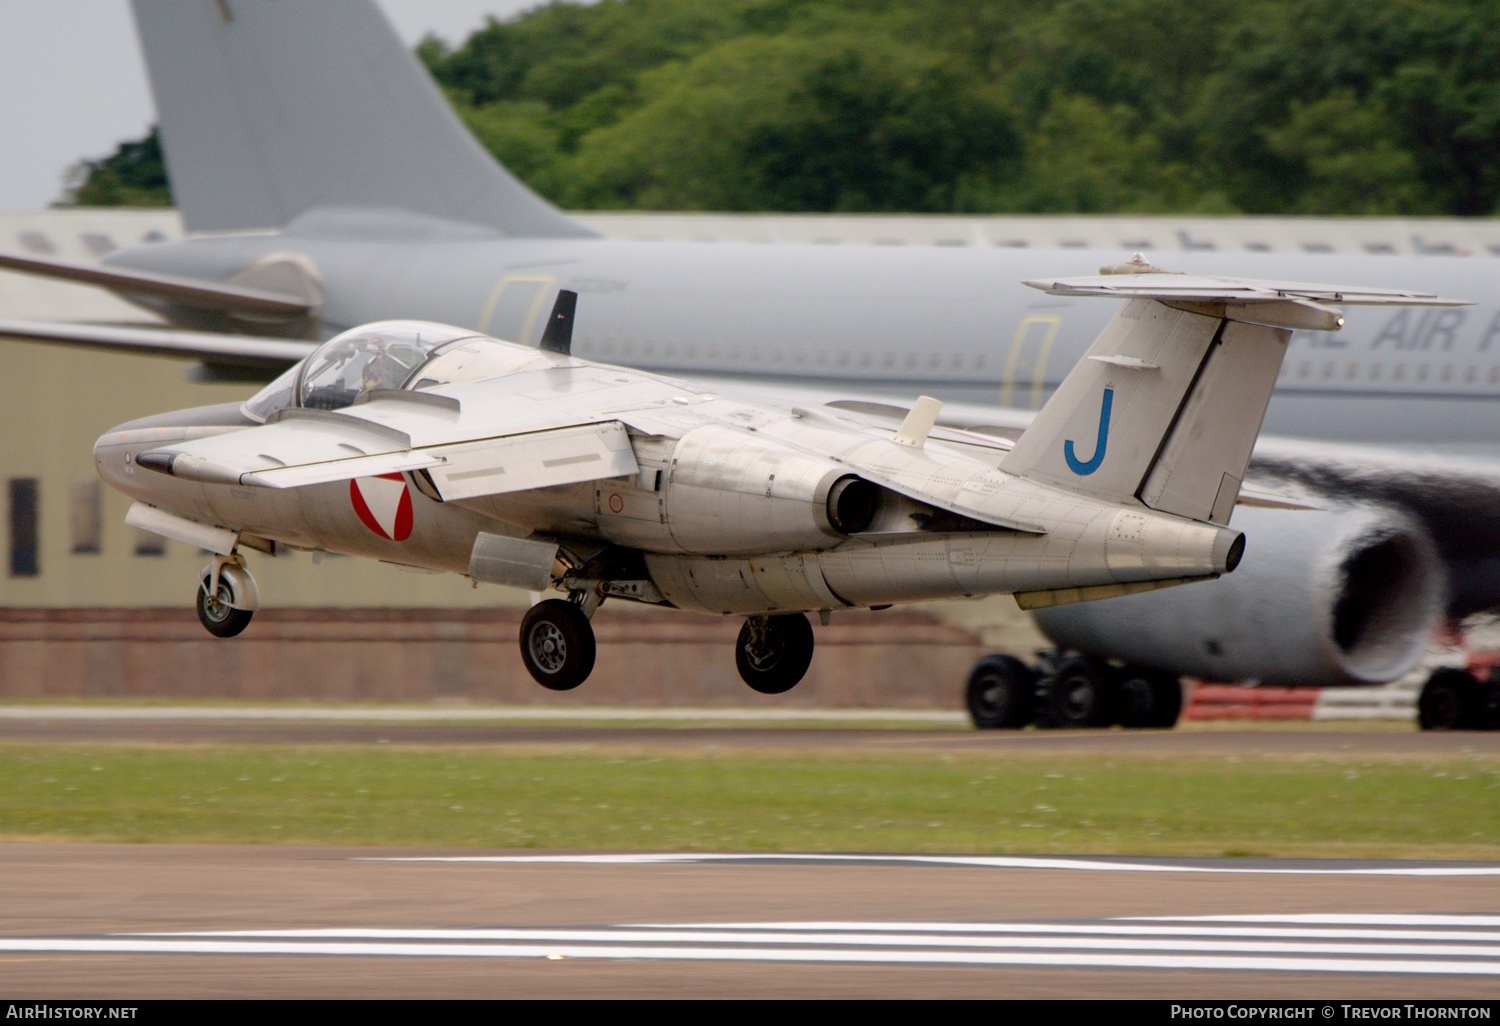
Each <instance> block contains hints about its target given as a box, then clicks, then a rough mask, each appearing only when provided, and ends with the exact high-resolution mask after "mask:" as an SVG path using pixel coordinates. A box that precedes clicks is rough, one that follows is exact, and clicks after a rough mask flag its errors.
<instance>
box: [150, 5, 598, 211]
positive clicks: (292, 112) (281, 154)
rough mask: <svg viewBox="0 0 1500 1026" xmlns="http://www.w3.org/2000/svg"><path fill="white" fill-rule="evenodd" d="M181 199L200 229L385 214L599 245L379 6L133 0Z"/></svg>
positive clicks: (174, 189) (170, 169)
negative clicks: (474, 130) (345, 211)
mask: <svg viewBox="0 0 1500 1026" xmlns="http://www.w3.org/2000/svg"><path fill="white" fill-rule="evenodd" d="M132 3H133V7H134V9H135V19H136V26H137V28H138V30H139V32H140V36H141V42H142V45H143V47H144V50H145V55H146V63H147V67H148V70H149V73H150V78H151V87H152V91H153V92H154V93H155V95H156V107H157V112H158V115H159V116H160V119H161V133H162V144H163V148H164V150H165V153H166V161H167V170H168V174H169V176H170V178H171V181H172V192H173V195H174V197H175V199H176V203H177V207H178V209H179V210H180V211H181V212H182V216H183V220H184V223H185V224H186V226H187V227H188V228H189V229H190V230H193V231H227V230H237V229H251V228H276V227H281V226H283V225H286V224H287V223H289V222H290V221H292V220H293V219H295V218H296V217H298V216H299V215H301V214H304V213H306V212H308V211H310V210H314V209H318V208H330V207H331V208H350V207H353V208H384V209H396V210H402V211H409V212H413V213H417V214H422V215H427V216H429V217H436V218H441V219H444V220H449V221H459V222H465V223H469V224H475V225H481V226H484V227H487V228H490V229H494V230H496V231H500V232H504V233H506V234H509V235H518V236H538V237H548V236H587V235H592V234H594V233H593V232H591V231H589V230H588V229H586V228H584V227H583V226H582V225H579V224H578V223H577V222H575V221H573V220H571V219H570V218H568V217H567V216H566V215H564V214H563V213H561V212H560V211H558V210H557V209H556V208H554V207H553V206H552V205H551V204H549V203H547V202H546V201H545V200H543V199H542V198H540V197H539V196H537V195H536V194H535V193H533V192H532V191H531V190H529V189H528V188H526V186H525V185H523V184H521V182H519V181H517V180H516V178H515V177H513V176H512V175H511V174H510V172H508V171H506V170H505V168H503V167H501V166H500V164H498V163H497V162H496V161H495V160H494V158H492V157H491V156H490V155H489V153H487V152H486V151H485V150H484V149H483V148H482V147H481V146H480V145H479V144H478V143H477V142H476V141H475V140H474V138H473V136H471V135H470V134H469V132H468V131H467V130H466V129H465V128H464V126H463V125H462V123H460V122H459V120H458V118H457V116H456V115H455V114H454V113H453V110H452V109H451V108H450V107H449V105H448V103H447V102H446V101H445V100H444V98H443V96H442V94H441V93H440V92H439V91H438V89H437V87H436V86H435V85H434V83H433V82H432V79H431V78H430V77H428V75H427V73H426V71H425V70H424V69H423V68H422V66H421V65H420V63H419V62H418V61H417V59H416V57H415V56H414V55H413V54H411V53H410V52H408V51H407V49H406V47H404V46H403V45H402V44H401V41H400V40H399V39H398V38H397V36H396V34H395V32H394V30H393V29H392V28H391V26H390V24H389V23H388V22H387V21H386V20H385V17H384V16H383V15H382V14H381V13H380V11H379V10H378V9H377V8H376V7H375V4H374V2H373V0H338V2H336V3H267V2H264V0H190V2H184V0H132Z"/></svg>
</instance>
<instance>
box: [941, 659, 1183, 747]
mask: <svg viewBox="0 0 1500 1026" xmlns="http://www.w3.org/2000/svg"><path fill="white" fill-rule="evenodd" d="M965 700H966V704H967V706H968V709H969V717H970V719H972V720H973V721H974V726H976V727H978V728H980V729H981V730H992V729H997V728H999V729H1007V728H1008V729H1012V730H1014V729H1019V728H1021V727H1024V726H1026V724H1028V723H1031V724H1034V725H1035V726H1037V727H1042V728H1049V727H1056V728H1081V727H1109V726H1113V725H1115V724H1119V725H1120V726H1122V727H1126V728H1140V727H1154V728H1158V729H1162V728H1170V727H1173V726H1176V724H1177V719H1178V717H1179V716H1180V715H1181V713H1182V684H1181V682H1179V681H1178V679H1177V678H1176V677H1174V676H1172V675H1171V674H1170V673H1163V672H1160V671H1156V670H1147V669H1144V668H1142V667H1139V666H1130V665H1126V666H1120V667H1116V666H1111V665H1110V664H1109V663H1106V662H1104V661H1102V660H1098V659H1090V658H1088V657H1086V656H1081V655H1077V654H1071V653H1067V652H1060V651H1057V650H1055V649H1054V650H1050V651H1047V652H1041V653H1038V661H1037V665H1036V666H1027V665H1026V664H1025V663H1023V662H1021V661H1020V660H1019V659H1015V658H1013V657H1011V656H1005V655H989V656H985V657H984V658H983V659H981V660H979V662H978V663H976V664H975V666H974V670H973V672H972V673H970V674H969V682H968V686H967V688H966V689H965Z"/></svg>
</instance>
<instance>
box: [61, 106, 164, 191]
mask: <svg viewBox="0 0 1500 1026" xmlns="http://www.w3.org/2000/svg"><path fill="white" fill-rule="evenodd" d="M57 205H58V206H64V207H169V206H171V205H172V190H171V187H170V185H169V183H168V182H167V169H166V165H165V163H164V162H163V160H162V154H161V139H160V137H159V136H158V134H157V131H156V126H154V125H153V126H152V128H151V131H150V132H149V133H148V134H147V135H146V137H145V138H144V139H139V140H136V141H134V142H123V143H121V144H120V145H119V147H118V148H116V150H115V152H114V153H112V154H110V155H109V156H108V157H104V158H102V159H100V160H81V161H79V162H78V163H77V164H74V165H73V166H72V167H71V168H70V169H69V170H68V175H67V179H66V184H65V192H64V198H63V199H62V201H61V202H59V203H58V204H57Z"/></svg>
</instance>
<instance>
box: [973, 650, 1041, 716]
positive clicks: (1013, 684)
mask: <svg viewBox="0 0 1500 1026" xmlns="http://www.w3.org/2000/svg"><path fill="white" fill-rule="evenodd" d="M1035 686H1036V674H1035V673H1034V672H1033V671H1032V670H1031V668H1030V667H1028V666H1027V665H1026V664H1025V663H1023V662H1021V660H1019V659H1017V658H1015V657H1014V656H1008V655H987V656H985V657H984V658H983V659H981V660H979V662H978V663H976V664H975V665H974V670H973V672H971V673H970V674H969V684H968V687H967V688H966V689H965V691H964V700H965V702H966V704H967V705H968V707H969V718H970V719H971V720H973V721H974V726H976V727H978V728H979V729H980V730H1018V729H1020V728H1021V727H1024V726H1026V724H1028V723H1030V722H1031V709H1032V697H1031V695H1032V690H1033V689H1034V687H1035Z"/></svg>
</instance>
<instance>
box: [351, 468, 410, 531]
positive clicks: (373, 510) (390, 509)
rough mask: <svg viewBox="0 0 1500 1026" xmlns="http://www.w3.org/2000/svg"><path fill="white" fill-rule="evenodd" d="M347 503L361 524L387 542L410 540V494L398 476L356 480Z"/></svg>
mask: <svg viewBox="0 0 1500 1026" xmlns="http://www.w3.org/2000/svg"><path fill="white" fill-rule="evenodd" d="M349 501H350V503H351V504H353V506H354V512H355V513H356V514H357V515H358V516H359V519H360V523H362V524H364V525H365V526H366V527H368V528H369V529H370V530H372V531H374V532H375V533H376V534H378V535H380V537H382V538H384V539H385V540H386V541H398V542H399V541H406V539H407V538H410V537H411V527H412V511H411V490H410V489H408V488H407V487H406V479H405V478H404V477H402V476H401V475H400V474H381V475H380V476H379V477H357V478H355V479H354V480H352V481H350V482H349Z"/></svg>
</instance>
